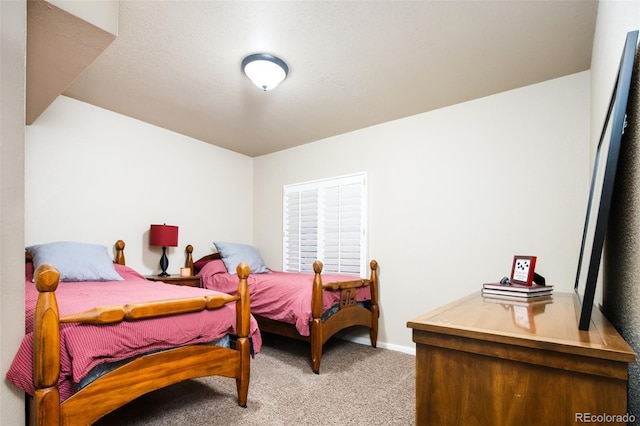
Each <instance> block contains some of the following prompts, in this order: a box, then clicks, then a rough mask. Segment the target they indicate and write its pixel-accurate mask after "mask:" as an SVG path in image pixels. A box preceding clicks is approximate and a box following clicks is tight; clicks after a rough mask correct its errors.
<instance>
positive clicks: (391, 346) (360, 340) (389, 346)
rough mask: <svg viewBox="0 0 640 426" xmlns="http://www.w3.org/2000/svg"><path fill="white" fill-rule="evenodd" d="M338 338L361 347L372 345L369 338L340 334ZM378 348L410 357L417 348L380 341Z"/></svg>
mask: <svg viewBox="0 0 640 426" xmlns="http://www.w3.org/2000/svg"><path fill="white" fill-rule="evenodd" d="M336 337H338V338H339V339H342V340H347V341H349V342H353V343H358V344H360V345H371V340H370V339H369V337H361V336H356V335H350V334H338V335H337V336H336ZM376 347H378V348H382V349H389V350H391V351H396V352H403V353H405V354H409V355H415V354H416V348H415V346H413V347H409V346H401V345H394V344H393V343H386V342H381V341H379V340H378V342H377V344H376Z"/></svg>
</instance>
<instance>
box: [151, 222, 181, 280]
mask: <svg viewBox="0 0 640 426" xmlns="http://www.w3.org/2000/svg"><path fill="white" fill-rule="evenodd" d="M149 244H150V245H152V246H162V257H161V258H160V268H162V272H160V273H159V274H158V276H159V277H167V276H169V274H168V273H167V268H168V267H169V259H167V247H177V246H178V227H177V226H173V225H167V224H166V223H165V224H163V225H151V229H150V230H149Z"/></svg>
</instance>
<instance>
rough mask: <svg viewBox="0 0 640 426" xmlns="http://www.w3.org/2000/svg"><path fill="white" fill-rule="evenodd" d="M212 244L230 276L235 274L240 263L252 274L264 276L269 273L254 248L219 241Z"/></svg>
mask: <svg viewBox="0 0 640 426" xmlns="http://www.w3.org/2000/svg"><path fill="white" fill-rule="evenodd" d="M213 244H215V246H216V249H217V250H218V253H220V257H222V261H223V262H224V265H225V266H226V267H227V271H229V273H230V274H235V273H236V267H237V266H238V263H240V262H244V263H246V264H247V265H249V268H251V271H250V272H251V273H252V274H264V273H269V272H271V271H269V269H267V267H266V266H265V264H264V261H263V260H262V256H260V253H258V250H256V249H255V248H254V247H251V246H248V245H245V244H236V243H224V242H219V241H216V242H214V243H213Z"/></svg>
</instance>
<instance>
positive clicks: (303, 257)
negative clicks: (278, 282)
mask: <svg viewBox="0 0 640 426" xmlns="http://www.w3.org/2000/svg"><path fill="white" fill-rule="evenodd" d="M283 189H284V196H283V209H282V211H283V215H284V217H283V221H282V222H283V227H284V229H283V235H284V241H283V250H284V253H283V257H282V258H283V270H284V271H288V272H313V262H315V261H316V260H321V261H322V263H323V264H324V268H323V272H327V273H336V274H337V273H339V274H353V275H359V276H366V273H367V262H366V246H367V244H366V232H365V231H366V224H367V221H366V219H367V213H366V212H367V200H366V175H365V174H364V173H360V174H357V175H351V176H343V177H338V178H332V179H327V180H321V181H314V182H306V183H300V184H294V185H285V186H284V188H283Z"/></svg>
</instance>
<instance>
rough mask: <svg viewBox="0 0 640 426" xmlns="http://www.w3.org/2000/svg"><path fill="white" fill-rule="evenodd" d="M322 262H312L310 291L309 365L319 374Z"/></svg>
mask: <svg viewBox="0 0 640 426" xmlns="http://www.w3.org/2000/svg"><path fill="white" fill-rule="evenodd" d="M323 266H324V265H323V264H322V262H320V261H319V260H316V261H315V262H313V271H314V272H315V275H314V277H313V289H312V291H311V364H312V368H313V372H314V373H316V374H320V361H321V360H322V344H323V338H322V277H321V276H320V274H321V273H322V268H323Z"/></svg>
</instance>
